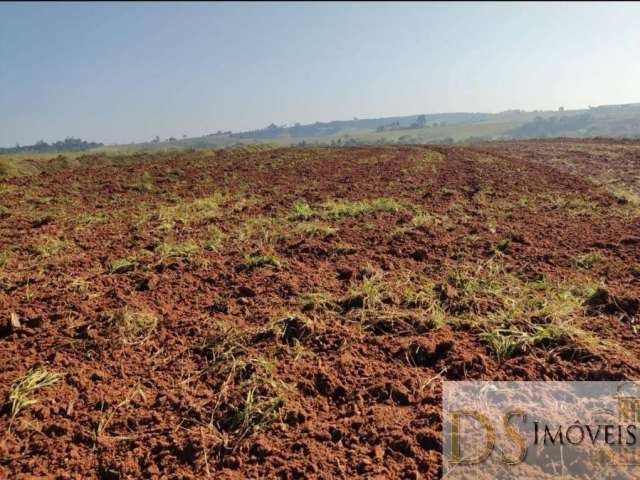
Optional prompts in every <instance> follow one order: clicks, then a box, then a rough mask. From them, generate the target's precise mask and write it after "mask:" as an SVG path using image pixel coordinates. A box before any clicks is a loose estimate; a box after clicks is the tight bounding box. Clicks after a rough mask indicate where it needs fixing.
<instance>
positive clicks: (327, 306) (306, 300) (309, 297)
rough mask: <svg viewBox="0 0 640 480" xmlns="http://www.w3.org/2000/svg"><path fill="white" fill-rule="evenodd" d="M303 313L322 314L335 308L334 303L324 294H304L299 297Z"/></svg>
mask: <svg viewBox="0 0 640 480" xmlns="http://www.w3.org/2000/svg"><path fill="white" fill-rule="evenodd" d="M299 303H300V309H301V310H302V311H303V312H324V311H326V310H331V309H333V308H335V307H336V302H335V301H334V300H333V299H332V298H331V297H330V296H329V295H327V294H326V293H305V294H303V295H300V297H299Z"/></svg>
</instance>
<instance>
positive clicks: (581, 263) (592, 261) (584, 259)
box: [575, 253, 602, 270]
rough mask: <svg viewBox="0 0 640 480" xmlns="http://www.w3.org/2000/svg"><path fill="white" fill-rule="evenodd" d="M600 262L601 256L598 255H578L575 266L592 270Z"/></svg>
mask: <svg viewBox="0 0 640 480" xmlns="http://www.w3.org/2000/svg"><path fill="white" fill-rule="evenodd" d="M600 260H602V255H600V254H599V253H588V254H586V255H580V256H579V257H576V258H575V265H576V267H578V268H581V269H585V270H590V269H592V268H593V267H594V266H595V265H596V264H597V263H598V262H600Z"/></svg>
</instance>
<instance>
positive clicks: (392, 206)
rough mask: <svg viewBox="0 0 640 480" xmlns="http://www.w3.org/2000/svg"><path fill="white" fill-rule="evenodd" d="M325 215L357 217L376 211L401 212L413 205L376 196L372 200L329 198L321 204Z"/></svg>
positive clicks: (410, 208)
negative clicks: (337, 199)
mask: <svg viewBox="0 0 640 480" xmlns="http://www.w3.org/2000/svg"><path fill="white" fill-rule="evenodd" d="M321 207H322V209H323V211H324V215H325V216H326V217H329V218H341V217H357V216H359V215H363V214H368V213H374V212H393V213H396V212H400V211H405V210H412V209H413V207H412V206H409V205H406V204H403V203H401V202H398V201H397V200H395V199H393V198H375V199H372V200H358V201H353V202H351V201H335V200H328V201H326V202H324V203H323V204H322V205H321Z"/></svg>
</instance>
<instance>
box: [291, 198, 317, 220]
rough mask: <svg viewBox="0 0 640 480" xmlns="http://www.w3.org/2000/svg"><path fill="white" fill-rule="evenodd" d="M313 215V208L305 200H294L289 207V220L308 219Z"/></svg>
mask: <svg viewBox="0 0 640 480" xmlns="http://www.w3.org/2000/svg"><path fill="white" fill-rule="evenodd" d="M314 215H315V213H314V211H313V209H312V208H311V206H309V204H308V203H307V202H303V201H300V202H296V203H294V204H293V206H292V207H291V211H290V212H289V219H290V220H309V219H310V218H311V217H313V216H314Z"/></svg>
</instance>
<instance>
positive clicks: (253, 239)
mask: <svg viewBox="0 0 640 480" xmlns="http://www.w3.org/2000/svg"><path fill="white" fill-rule="evenodd" d="M287 228H290V225H288V224H287V222H286V221H284V220H283V219H280V218H274V217H259V218H251V219H249V220H247V221H246V222H244V223H243V224H242V225H241V226H240V228H239V229H238V231H237V233H236V239H237V241H238V242H239V243H240V244H243V245H244V244H247V243H253V244H258V245H263V244H273V243H275V242H277V241H278V240H281V239H282V238H284V237H285V231H286V229H287Z"/></svg>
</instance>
